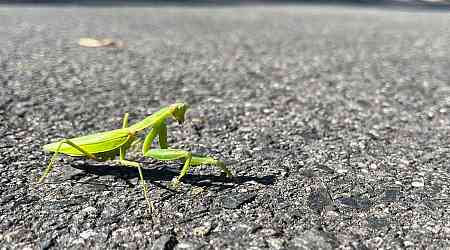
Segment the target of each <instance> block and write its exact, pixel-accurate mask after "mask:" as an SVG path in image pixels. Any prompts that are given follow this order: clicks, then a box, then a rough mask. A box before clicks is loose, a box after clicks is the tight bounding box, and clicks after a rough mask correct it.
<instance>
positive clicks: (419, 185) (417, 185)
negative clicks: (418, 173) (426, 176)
mask: <svg viewBox="0 0 450 250" xmlns="http://www.w3.org/2000/svg"><path fill="white" fill-rule="evenodd" d="M411 186H413V187H417V188H420V187H423V186H425V184H424V183H423V182H422V181H413V182H412V183H411Z"/></svg>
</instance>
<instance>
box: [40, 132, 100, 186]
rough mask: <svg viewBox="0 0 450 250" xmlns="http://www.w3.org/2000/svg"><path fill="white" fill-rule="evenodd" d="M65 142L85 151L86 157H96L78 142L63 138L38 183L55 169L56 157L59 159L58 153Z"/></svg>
mask: <svg viewBox="0 0 450 250" xmlns="http://www.w3.org/2000/svg"><path fill="white" fill-rule="evenodd" d="M64 143H65V144H67V145H70V146H72V147H74V148H75V149H77V150H78V151H80V152H81V153H83V154H84V155H85V156H86V157H88V158H91V159H93V160H95V159H96V158H95V156H94V155H93V154H91V153H89V152H88V151H86V150H84V149H82V148H81V147H80V146H78V145H77V144H75V143H73V142H72V141H70V140H69V139H64V140H62V141H61V142H60V143H59V145H58V147H57V148H56V151H55V153H54V154H53V156H52V158H51V159H50V162H49V163H48V165H47V168H46V169H45V171H44V174H43V175H42V176H41V178H39V180H38V183H41V182H42V181H43V180H44V179H45V177H47V176H48V174H49V173H50V171H51V170H52V169H53V165H54V164H55V161H56V159H57V157H58V155H59V153H60V150H61V146H62V145H63V144H64Z"/></svg>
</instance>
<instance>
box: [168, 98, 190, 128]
mask: <svg viewBox="0 0 450 250" xmlns="http://www.w3.org/2000/svg"><path fill="white" fill-rule="evenodd" d="M170 108H171V109H172V116H173V118H174V119H175V120H177V121H178V123H179V124H181V123H183V122H184V115H185V113H186V110H187V109H188V108H189V106H188V105H187V104H186V103H175V104H172V105H171V107H170Z"/></svg>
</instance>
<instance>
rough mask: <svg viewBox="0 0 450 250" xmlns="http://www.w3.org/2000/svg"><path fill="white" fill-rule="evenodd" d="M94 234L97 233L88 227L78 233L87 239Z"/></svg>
mask: <svg viewBox="0 0 450 250" xmlns="http://www.w3.org/2000/svg"><path fill="white" fill-rule="evenodd" d="M95 235H97V233H96V232H94V230H92V229H88V230H86V231H84V232H82V233H80V237H81V238H83V239H88V238H90V237H93V236H95Z"/></svg>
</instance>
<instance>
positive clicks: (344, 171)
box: [336, 168, 348, 174]
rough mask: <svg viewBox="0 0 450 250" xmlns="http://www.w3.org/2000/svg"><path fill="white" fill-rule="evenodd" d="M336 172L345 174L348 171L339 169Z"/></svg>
mask: <svg viewBox="0 0 450 250" xmlns="http://www.w3.org/2000/svg"><path fill="white" fill-rule="evenodd" d="M336 172H337V173H338V174H345V173H347V172H348V169H343V168H339V169H337V170H336Z"/></svg>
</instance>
